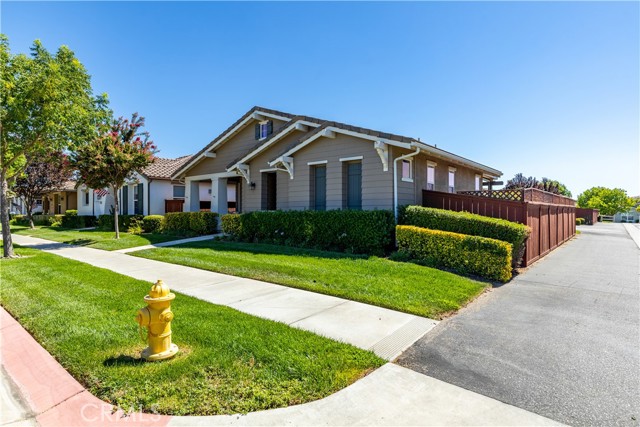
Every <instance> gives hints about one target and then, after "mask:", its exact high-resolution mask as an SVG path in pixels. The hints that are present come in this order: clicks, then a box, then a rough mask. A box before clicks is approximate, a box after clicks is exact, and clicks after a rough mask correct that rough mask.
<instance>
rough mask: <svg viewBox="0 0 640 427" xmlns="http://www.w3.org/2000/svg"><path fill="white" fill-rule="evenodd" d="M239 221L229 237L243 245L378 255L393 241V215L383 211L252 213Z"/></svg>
mask: <svg viewBox="0 0 640 427" xmlns="http://www.w3.org/2000/svg"><path fill="white" fill-rule="evenodd" d="M232 221H233V220H232ZM239 222H240V226H239V229H238V227H237V225H236V226H235V229H234V230H232V233H231V234H232V235H233V237H236V238H238V239H239V240H243V241H246V242H261V243H273V244H278V245H287V246H297V247H306V248H314V249H321V250H328V251H338V252H347V253H357V254H370V255H379V256H381V255H384V254H385V252H387V251H388V250H389V249H390V248H391V245H392V244H393V241H394V240H393V233H394V227H395V223H394V218H393V213H392V212H391V211H386V210H376V211H356V210H330V211H256V212H250V213H246V214H241V215H240V220H239Z"/></svg>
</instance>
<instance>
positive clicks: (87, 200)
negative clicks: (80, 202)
mask: <svg viewBox="0 0 640 427" xmlns="http://www.w3.org/2000/svg"><path fill="white" fill-rule="evenodd" d="M82 194H83V196H84V205H85V206H89V190H86V191H83V192H82Z"/></svg>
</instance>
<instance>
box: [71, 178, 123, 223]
mask: <svg viewBox="0 0 640 427" xmlns="http://www.w3.org/2000/svg"><path fill="white" fill-rule="evenodd" d="M86 191H88V192H89V204H85V192H86ZM76 196H77V199H78V215H94V216H99V215H107V214H109V212H110V211H111V208H112V207H113V206H114V205H115V201H114V198H113V194H111V192H109V194H107V195H106V196H102V197H98V195H97V194H95V192H94V191H93V189H92V188H89V189H88V190H87V187H86V186H84V185H83V186H80V187H79V188H78V190H77V191H76Z"/></svg>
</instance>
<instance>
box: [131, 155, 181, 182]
mask: <svg viewBox="0 0 640 427" xmlns="http://www.w3.org/2000/svg"><path fill="white" fill-rule="evenodd" d="M192 157H193V156H191V155H188V156H182V157H178V158H177V159H165V158H162V157H156V158H155V160H154V162H153V163H151V164H150V165H149V166H147V167H146V168H144V170H143V171H142V172H141V173H140V175H143V176H145V177H147V178H151V179H171V176H172V175H173V174H174V173H175V171H176V170H178V169H179V168H181V167H182V166H183V165H184V164H185V163H187V162H188V161H189V160H190V159H191V158H192Z"/></svg>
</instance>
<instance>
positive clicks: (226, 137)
mask: <svg viewBox="0 0 640 427" xmlns="http://www.w3.org/2000/svg"><path fill="white" fill-rule="evenodd" d="M255 114H259V115H261V116H265V117H271V118H274V119H278V120H283V121H285V122H288V121H289V120H291V119H290V118H288V117H283V116H278V115H277V114H271V113H267V112H264V111H260V110H256V111H254V112H253V114H250V115H249V116H248V117H246V118H245V119H244V120H243V121H241V122H240V123H238V124H237V125H236V126H234V127H233V129H231V130H230V131H229V132H227V133H225V134H224V135H223V136H222V138H220V140H219V141H218V142H216V143H215V144H212V145H211V146H210V147H207V148H206V149H205V150H204V151H203V152H202V153H201V154H200V155H199V156H198V157H197V158H195V159H193V160H191V161H190V162H188V163H187V164H186V165H184V166H182V167H181V168H180V169H179V170H178V171H177V172H176V173H174V174H173V175H172V176H171V179H178V177H179V176H180V175H181V174H182V173H183V172H184V171H186V170H187V169H189V168H190V167H191V166H193V165H195V164H196V163H198V162H199V161H200V160H202V158H203V157H205V153H206V152H211V151H213V150H215V149H216V148H218V147H219V146H220V145H221V144H222V143H223V142H225V141H226V140H227V139H228V138H229V137H230V136H231V135H233V134H234V133H235V132H237V131H238V130H240V129H242V128H243V127H245V126H246V124H247V123H249V122H250V121H251V120H254V115H255Z"/></svg>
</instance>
